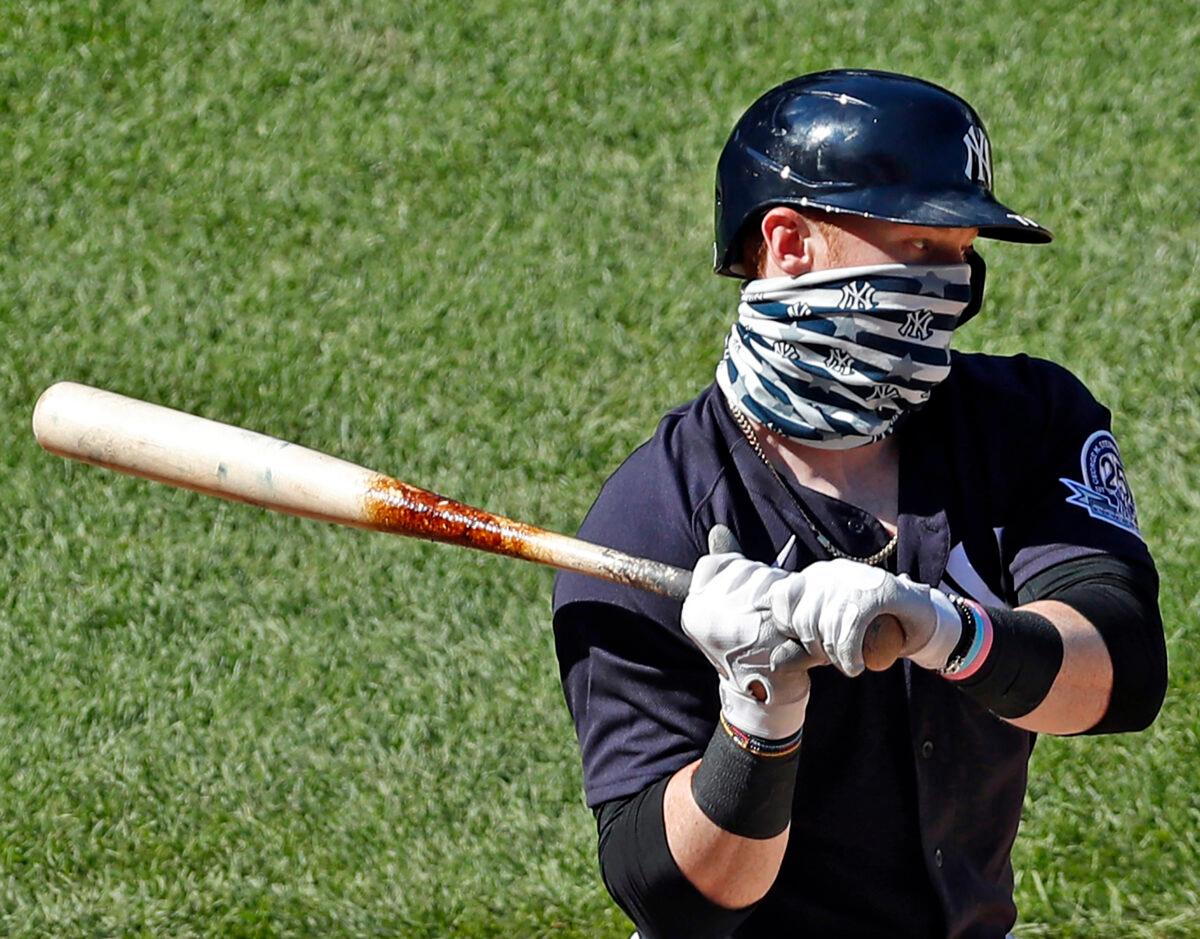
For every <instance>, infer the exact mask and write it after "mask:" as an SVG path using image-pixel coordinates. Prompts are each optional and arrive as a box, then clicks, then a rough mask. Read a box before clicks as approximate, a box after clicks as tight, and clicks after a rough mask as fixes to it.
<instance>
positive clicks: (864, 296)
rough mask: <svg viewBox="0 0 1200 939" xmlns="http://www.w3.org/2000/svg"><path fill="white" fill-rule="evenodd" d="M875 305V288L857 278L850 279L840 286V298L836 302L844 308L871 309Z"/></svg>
mask: <svg viewBox="0 0 1200 939" xmlns="http://www.w3.org/2000/svg"><path fill="white" fill-rule="evenodd" d="M877 305H878V304H877V303H876V302H875V288H874V287H872V286H871V285H870V284H867V283H860V282H859V281H857V280H855V281H851V282H850V283H848V284H846V285H845V286H844V287H843V288H842V296H841V300H840V301H839V302H838V306H840V307H841V308H842V309H844V310H871V309H874V308H875V307H876V306H877Z"/></svg>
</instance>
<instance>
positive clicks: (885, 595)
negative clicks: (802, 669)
mask: <svg viewBox="0 0 1200 939" xmlns="http://www.w3.org/2000/svg"><path fill="white" fill-rule="evenodd" d="M771 603H772V612H773V615H774V618H775V620H776V621H778V622H779V624H780V629H781V630H782V631H783V632H784V633H785V634H786V635H788V636H790V637H791V638H793V639H795V640H797V641H798V642H800V643H803V645H805V646H806V647H807V648H808V649H809V650H810V651H812V653H813V654H814V655H821V654H822V653H823V656H824V658H823V659H822V661H828V662H829V663H831V664H832V665H834V666H835V667H836V668H837V669H838V670H839V671H841V672H843V673H844V674H846V675H850V676H854V675H858V674H860V673H861V672H862V671H863V668H864V664H863V637H864V636H865V635H866V632H867V628H868V627H869V626H870V625H871V623H872V622H874V620H875V619H876V618H877V617H878V616H880V615H882V614H885V613H890V614H891V615H892V616H895V617H896V618H897V619H898V620H900V625H901V626H902V627H903V628H904V635H905V642H904V648H903V649H902V650H901V653H900V654H901V655H903V656H905V657H906V658H908V659H911V660H912V661H913V662H915V663H916V664H917V665H920V666H922V667H923V668H933V669H940V668H942V667H943V666H945V664H946V660H947V659H948V658H949V657H950V653H951V652H953V651H954V647H955V645H957V643H958V640H959V636H960V635H961V634H962V620H961V619H960V617H959V614H958V610H956V609H955V607H954V604H952V603H951V602H950V599H949V598H948V597H947V596H946V595H945V594H944V593H942V592H941V591H940V590H935V589H933V588H931V587H928V586H926V585H925V584H918V583H915V582H913V581H912V580H909V578H908V576H907V575H905V574H901V575H900V576H899V577H897V576H895V575H893V574H889V573H888V572H887V571H885V570H881V569H880V568H878V567H871V566H870V565H868V564H862V563H859V562H858V561H849V560H845V559H842V558H839V559H838V560H836V561H818V562H816V563H815V564H810V565H809V566H808V567H806V568H805V569H804V570H803V571H800V572H799V573H798V574H795V575H793V577H792V578H789V579H788V580H786V581H782V582H781V583H779V584H778V586H777V587H776V588H775V589H774V590H772V592H771Z"/></svg>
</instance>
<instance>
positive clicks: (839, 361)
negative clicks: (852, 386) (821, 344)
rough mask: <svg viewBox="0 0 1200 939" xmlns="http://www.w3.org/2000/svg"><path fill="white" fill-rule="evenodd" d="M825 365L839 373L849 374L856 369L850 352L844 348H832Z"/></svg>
mask: <svg viewBox="0 0 1200 939" xmlns="http://www.w3.org/2000/svg"><path fill="white" fill-rule="evenodd" d="M825 365H826V367H828V369H829V370H830V371H831V372H837V373H838V374H839V375H849V374H850V372H852V371H853V370H854V360H853V359H851V358H850V353H849V352H845V351H843V350H842V349H830V350H829V358H828V359H827V360H826V361H825Z"/></svg>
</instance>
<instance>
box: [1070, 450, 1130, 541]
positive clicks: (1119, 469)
mask: <svg viewBox="0 0 1200 939" xmlns="http://www.w3.org/2000/svg"><path fill="white" fill-rule="evenodd" d="M1079 468H1080V473H1081V474H1082V476H1083V481H1082V482H1076V481H1075V480H1074V479H1067V478H1065V477H1060V478H1059V481H1060V482H1062V483H1063V484H1064V485H1065V486H1066V487H1067V488H1068V489H1069V490H1071V494H1070V495H1069V496H1067V504H1068V505H1077V506H1079V507H1080V508H1081V509H1085V510H1086V511H1087V513H1088V515H1090V516H1091V517H1092V518H1096V519H1099V520H1100V521H1102V522H1108V524H1110V525H1116V526H1117V527H1118V528H1121V529H1124V530H1125V531H1127V532H1130V533H1131V534H1134V535H1137V536H1138V537H1139V538H1140V537H1142V533H1141V532H1140V531H1139V530H1138V520H1137V506H1135V505H1134V502H1133V492H1132V491H1131V490H1130V488H1129V482H1128V480H1126V478H1125V467H1124V465H1123V464H1122V463H1121V451H1120V450H1119V449H1117V441H1116V440H1114V439H1113V435H1112V434H1110V433H1109V432H1108V431H1107V430H1098V431H1096V432H1095V433H1094V434H1092V435H1091V436H1090V437H1088V439H1087V440H1086V441H1084V444H1083V450H1081V451H1080V454H1079Z"/></svg>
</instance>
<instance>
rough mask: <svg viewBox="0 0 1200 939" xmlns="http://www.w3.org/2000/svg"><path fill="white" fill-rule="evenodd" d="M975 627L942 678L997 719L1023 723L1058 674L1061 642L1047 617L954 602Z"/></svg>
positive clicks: (1060, 660)
mask: <svg viewBox="0 0 1200 939" xmlns="http://www.w3.org/2000/svg"><path fill="white" fill-rule="evenodd" d="M954 601H955V606H958V607H959V609H960V611H962V612H963V614H964V615H963V621H964V630H963V632H964V635H963V639H962V640H961V641H960V643H959V645H960V646H962V645H965V644H968V642H967V635H966V633H967V632H968V623H967V619H968V617H969V618H970V619H972V620H973V623H972V624H970V625H972V626H973V627H974V630H973V632H972V635H971V638H970V642H969V645H970V646H971V648H970V649H969V650H963V649H960V648H958V647H956V648H955V650H954V652H953V653H951V656H950V664H949V665H948V666H947V668H946V671H945V673H944V674H945V676H946V678H948V679H949V680H951V681H953V682H955V683H956V684H957V685H958V687H959V688H961V689H962V690H963V692H965V693H966V694H967V695H969V696H970V697H972V698H974V699H975V700H976V701H978V702H979V703H980V704H982V705H983V706H984V707H986V708H987V709H988V710H990V711H992V712H993V713H995V714H998V715H1000V716H1001V717H1008V718H1013V717H1023V716H1024V715H1026V714H1028V713H1029V712H1030V711H1032V710H1033V709H1034V708H1036V707H1037V706H1038V705H1039V704H1041V703H1042V701H1044V700H1045V698H1046V695H1047V694H1049V693H1050V688H1051V687H1052V686H1053V684H1054V679H1055V678H1057V677H1058V671H1059V669H1060V668H1062V659H1063V645H1062V636H1061V635H1060V634H1059V632H1058V630H1057V629H1056V628H1055V627H1054V624H1053V623H1051V622H1050V620H1048V619H1046V617H1044V616H1041V615H1040V614H1038V613H1032V612H1030V611H1028V610H1009V609H1004V608H1001V607H986V608H985V607H982V606H980V605H979V604H977V603H972V602H970V601H966V600H963V599H962V598H960V597H955V598H954Z"/></svg>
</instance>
